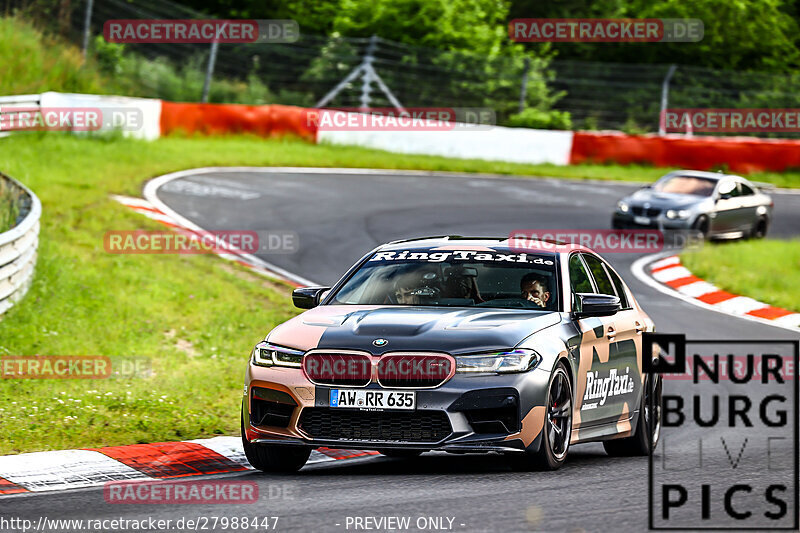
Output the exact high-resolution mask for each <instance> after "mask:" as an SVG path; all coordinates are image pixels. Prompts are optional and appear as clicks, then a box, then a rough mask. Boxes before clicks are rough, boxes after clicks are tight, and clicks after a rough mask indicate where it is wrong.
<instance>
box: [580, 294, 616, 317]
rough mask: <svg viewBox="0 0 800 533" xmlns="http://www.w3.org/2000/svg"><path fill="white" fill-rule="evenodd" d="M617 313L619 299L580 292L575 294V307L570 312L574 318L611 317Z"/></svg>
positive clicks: (606, 295)
mask: <svg viewBox="0 0 800 533" xmlns="http://www.w3.org/2000/svg"><path fill="white" fill-rule="evenodd" d="M617 311H619V298H617V297H616V296H610V295H608V294H594V293H587V292H581V293H576V294H575V305H574V309H573V311H572V313H573V316H574V317H575V318H587V317H591V316H611V315H615V314H616V313H617Z"/></svg>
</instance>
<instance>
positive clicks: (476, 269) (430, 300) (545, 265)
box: [327, 248, 560, 311]
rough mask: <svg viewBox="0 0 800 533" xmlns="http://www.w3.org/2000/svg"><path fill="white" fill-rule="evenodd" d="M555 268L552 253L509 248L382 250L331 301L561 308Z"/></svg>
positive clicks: (345, 302)
mask: <svg viewBox="0 0 800 533" xmlns="http://www.w3.org/2000/svg"><path fill="white" fill-rule="evenodd" d="M556 268H557V267H556V262H555V261H554V258H553V256H552V255H534V254H533V253H520V254H514V253H513V252H512V251H511V250H507V249H499V250H493V249H486V250H480V251H476V250H469V249H465V250H452V249H448V250H444V251H443V250H440V249H438V248H413V249H407V250H389V251H380V252H375V254H374V255H373V256H372V257H371V258H370V259H368V260H367V261H365V262H364V263H362V265H361V266H360V267H359V268H358V270H356V271H355V272H354V273H353V274H352V275H351V277H350V278H349V279H348V280H347V281H346V282H345V283H344V284H343V285H342V286H341V287H339V288H338V289H337V290H336V291H335V292H334V294H333V295H332V296H331V297H330V299H329V301H328V302H327V303H329V304H332V305H414V306H430V307H474V306H481V307H497V308H522V309H536V310H544V311H557V310H559V302H560V300H559V294H558V283H557V279H558V276H557V270H556ZM537 300H538V301H537Z"/></svg>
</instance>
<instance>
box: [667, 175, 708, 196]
mask: <svg viewBox="0 0 800 533" xmlns="http://www.w3.org/2000/svg"><path fill="white" fill-rule="evenodd" d="M716 184H717V180H713V179H709V178H696V177H694V176H670V177H668V178H662V179H660V180H659V181H657V182H656V183H655V184H654V185H653V189H654V190H655V191H658V192H670V193H677V194H695V195H697V196H711V194H712V193H713V192H714V186H715V185H716Z"/></svg>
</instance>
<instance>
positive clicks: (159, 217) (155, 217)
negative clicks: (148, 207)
mask: <svg viewBox="0 0 800 533" xmlns="http://www.w3.org/2000/svg"><path fill="white" fill-rule="evenodd" d="M134 210H135V211H136V212H137V213H139V214H140V215H144V216H146V217H147V218H152V219H153V220H158V221H159V222H166V223H167V224H172V225H174V226H180V224H178V223H177V222H176V221H175V220H174V219H173V218H172V217H170V216H167V215H162V214H160V213H153V212H152V211H145V210H139V209H136V208H134Z"/></svg>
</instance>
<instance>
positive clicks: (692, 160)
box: [570, 132, 800, 173]
mask: <svg viewBox="0 0 800 533" xmlns="http://www.w3.org/2000/svg"><path fill="white" fill-rule="evenodd" d="M578 163H620V164H623V165H624V164H629V163H644V164H648V165H655V166H657V167H681V168H691V169H696V170H709V169H714V168H719V167H723V166H725V167H726V168H728V169H729V170H731V171H733V172H743V173H750V172H757V171H761V170H773V171H778V172H779V171H782V170H786V169H790V168H800V141H793V140H787V139H756V138H752V137H684V136H679V135H667V136H663V137H659V136H656V135H625V134H623V133H590V132H575V137H574V138H573V140H572V153H571V156H570V164H578Z"/></svg>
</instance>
